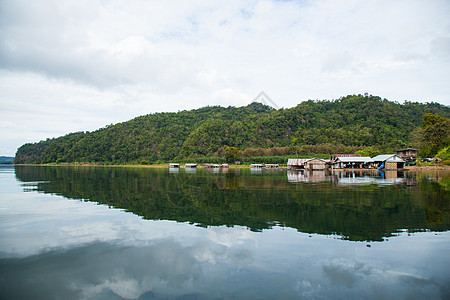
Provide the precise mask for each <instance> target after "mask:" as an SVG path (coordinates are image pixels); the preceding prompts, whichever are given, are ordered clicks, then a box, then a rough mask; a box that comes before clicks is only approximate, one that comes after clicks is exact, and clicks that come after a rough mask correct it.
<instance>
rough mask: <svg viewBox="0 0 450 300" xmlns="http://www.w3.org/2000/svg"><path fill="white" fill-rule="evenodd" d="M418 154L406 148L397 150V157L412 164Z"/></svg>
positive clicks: (416, 151) (415, 150) (416, 150)
mask: <svg viewBox="0 0 450 300" xmlns="http://www.w3.org/2000/svg"><path fill="white" fill-rule="evenodd" d="M418 152H419V150H418V149H413V148H406V149H401V150H397V155H398V156H400V157H401V158H402V159H404V160H405V161H406V162H414V161H415V160H416V158H417V154H418Z"/></svg>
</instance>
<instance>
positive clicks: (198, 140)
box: [15, 95, 450, 164]
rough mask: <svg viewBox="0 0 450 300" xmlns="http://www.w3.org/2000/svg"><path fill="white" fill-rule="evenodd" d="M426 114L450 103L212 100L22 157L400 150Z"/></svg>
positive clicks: (32, 148)
mask: <svg viewBox="0 0 450 300" xmlns="http://www.w3.org/2000/svg"><path fill="white" fill-rule="evenodd" d="M426 113H433V114H436V115H440V116H442V117H445V118H449V117H450V107H448V106H445V105H442V104H439V103H417V102H407V101H405V103H403V104H400V103H397V102H392V101H388V100H387V99H381V98H380V97H377V96H372V95H370V96H369V95H350V96H346V97H342V98H340V99H337V100H331V101H330V100H323V101H313V100H309V101H304V102H302V103H300V104H298V105H297V106H296V107H293V108H289V109H279V110H275V109H274V108H271V107H269V106H266V105H263V104H261V103H252V104H250V105H248V106H243V107H231V106H230V107H220V106H208V107H203V108H200V109H195V110H189V111H180V112H177V113H155V114H149V115H144V116H140V117H137V118H134V119H132V120H130V121H127V122H123V123H118V124H115V125H108V126H106V127H104V128H101V129H99V130H96V131H93V132H76V133H70V134H68V135H65V136H62V137H59V138H55V139H47V140H46V141H41V142H39V143H33V144H25V145H23V146H21V147H20V148H19V149H18V151H17V153H16V157H15V163H52V162H69V163H70V162H99V163H117V164H120V163H140V162H142V161H145V162H150V163H152V162H162V161H171V160H174V159H186V158H195V157H202V156H223V153H224V149H225V147H226V146H234V147H237V148H239V149H240V150H241V151H242V150H245V149H250V148H273V147H280V148H283V149H286V151H288V152H289V151H290V153H291V154H292V153H295V151H296V149H297V148H298V147H300V146H304V145H316V146H317V145H327V147H324V149H325V148H326V149H327V151H331V150H333V149H334V148H333V147H338V146H343V147H346V146H348V147H366V146H377V147H379V148H380V149H383V150H385V151H392V150H393V149H396V148H398V147H406V146H409V145H410V144H411V140H412V139H411V133H412V132H413V131H414V129H416V128H417V127H419V126H421V123H422V116H423V115H424V114H426ZM330 149H331V150H330ZM324 151H325V150H324Z"/></svg>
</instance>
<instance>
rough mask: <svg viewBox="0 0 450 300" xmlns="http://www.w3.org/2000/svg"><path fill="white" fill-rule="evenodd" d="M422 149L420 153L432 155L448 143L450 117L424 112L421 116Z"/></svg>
mask: <svg viewBox="0 0 450 300" xmlns="http://www.w3.org/2000/svg"><path fill="white" fill-rule="evenodd" d="M422 124H423V127H424V128H423V132H422V147H421V148H422V149H421V150H420V155H421V156H424V157H433V156H435V155H436V154H437V153H438V152H439V150H441V149H442V148H445V147H448V146H449V144H450V119H447V118H443V117H440V116H435V115H433V114H426V115H424V116H423V122H422Z"/></svg>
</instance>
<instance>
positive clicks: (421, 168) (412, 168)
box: [15, 163, 450, 172]
mask: <svg viewBox="0 0 450 300" xmlns="http://www.w3.org/2000/svg"><path fill="white" fill-rule="evenodd" d="M15 165H16V166H51V167H127V168H160V169H162V168H169V164H168V163H167V164H152V165H105V164H90V163H76V164H15ZM179 168H180V169H185V168H186V167H185V166H184V165H180V167H179ZM197 168H199V169H208V168H209V167H208V166H204V165H198V166H197ZM229 168H230V169H247V168H250V165H229ZM268 169H269V170H286V169H287V167H285V166H280V167H278V168H275V169H270V168H268ZM350 170H351V171H356V170H361V171H368V170H374V171H376V169H334V171H350ZM400 170H405V171H449V172H450V166H448V165H436V166H407V167H405V168H404V169H400Z"/></svg>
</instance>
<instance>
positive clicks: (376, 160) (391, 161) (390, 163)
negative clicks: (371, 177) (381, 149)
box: [372, 154, 406, 170]
mask: <svg viewBox="0 0 450 300" xmlns="http://www.w3.org/2000/svg"><path fill="white" fill-rule="evenodd" d="M372 161H373V162H372V163H373V164H375V166H376V167H383V166H384V168H382V169H385V170H397V169H403V168H404V167H405V163H406V162H405V160H403V159H402V158H401V157H400V156H398V155H397V154H383V155H378V156H375V157H373V158H372Z"/></svg>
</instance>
